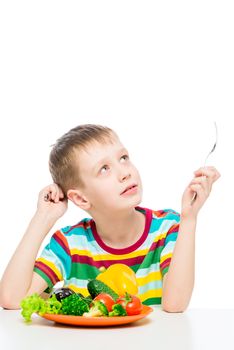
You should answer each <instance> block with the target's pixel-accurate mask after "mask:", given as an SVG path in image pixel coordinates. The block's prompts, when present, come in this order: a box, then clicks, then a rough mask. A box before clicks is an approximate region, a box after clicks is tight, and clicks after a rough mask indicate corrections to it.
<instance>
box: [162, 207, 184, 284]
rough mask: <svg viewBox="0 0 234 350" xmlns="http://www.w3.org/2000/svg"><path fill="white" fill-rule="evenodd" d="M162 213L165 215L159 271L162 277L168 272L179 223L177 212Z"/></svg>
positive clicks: (166, 210)
mask: <svg viewBox="0 0 234 350" xmlns="http://www.w3.org/2000/svg"><path fill="white" fill-rule="evenodd" d="M164 211H165V212H166V213H167V214H166V216H165V221H164V224H165V227H166V235H165V238H164V244H163V248H162V251H161V254H160V270H161V274H162V276H163V277H164V275H165V274H166V273H167V272H168V269H169V266H170V263H171V258H172V254H173V251H174V248H175V244H176V239H177V237H178V231H179V223H180V214H179V213H178V212H176V211H174V210H172V209H165V210H164Z"/></svg>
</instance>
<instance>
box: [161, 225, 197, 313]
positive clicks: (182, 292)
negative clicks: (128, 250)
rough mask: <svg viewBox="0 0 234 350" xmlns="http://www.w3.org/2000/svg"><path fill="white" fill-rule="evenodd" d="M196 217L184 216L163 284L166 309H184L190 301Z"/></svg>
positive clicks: (193, 270) (178, 310) (163, 298)
mask: <svg viewBox="0 0 234 350" xmlns="http://www.w3.org/2000/svg"><path fill="white" fill-rule="evenodd" d="M195 230H196V218H182V219H181V222H180V228H179V232H178V237H177V241H176V244H175V248H174V252H173V256H172V259H171V263H170V267H169V270H168V273H167V276H166V281H165V283H164V286H163V297H162V307H163V309H164V310H165V311H169V312H170V311H171V312H181V311H184V310H185V309H186V308H187V306H188V304H189V301H190V298H191V295H192V291H193V287H194V279H195Z"/></svg>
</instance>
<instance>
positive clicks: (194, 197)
mask: <svg viewBox="0 0 234 350" xmlns="http://www.w3.org/2000/svg"><path fill="white" fill-rule="evenodd" d="M214 125H215V143H214V146H213V147H212V150H211V151H210V152H209V153H208V155H207V157H206V159H205V162H204V165H203V168H205V166H206V162H207V159H208V158H209V156H210V155H211V153H213V152H214V150H215V148H216V146H217V142H218V128H217V124H216V122H214ZM196 198H197V192H194V195H193V198H192V200H191V202H190V204H191V205H192V204H193V202H194V201H195V200H196Z"/></svg>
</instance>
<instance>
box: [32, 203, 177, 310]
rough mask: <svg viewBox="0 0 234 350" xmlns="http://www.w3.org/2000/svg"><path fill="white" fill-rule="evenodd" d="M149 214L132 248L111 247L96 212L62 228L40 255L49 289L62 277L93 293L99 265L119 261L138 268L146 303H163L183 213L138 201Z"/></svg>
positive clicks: (66, 284) (39, 266)
mask: <svg viewBox="0 0 234 350" xmlns="http://www.w3.org/2000/svg"><path fill="white" fill-rule="evenodd" d="M135 209H136V210H139V211H141V212H142V213H143V214H144V215H145V228H144V232H143V233H142V235H141V237H140V238H139V239H138V241H137V242H135V243H134V244H133V245H131V246H129V247H127V248H121V249H117V248H111V247H109V246H107V245H106V244H105V243H104V242H103V241H102V239H101V237H100V236H99V234H98V232H97V230H96V225H95V222H94V220H93V219H92V218H84V219H83V220H81V221H80V222H79V223H78V224H76V225H74V226H67V227H64V228H62V229H60V230H58V231H56V232H55V233H54V234H53V235H52V237H51V239H50V242H49V243H48V244H47V245H46V246H45V247H44V249H43V250H42V253H41V255H40V257H38V258H37V260H36V261H35V266H34V271H35V272H37V273H38V274H39V275H40V276H41V277H42V278H43V279H44V280H45V281H46V282H47V284H48V287H49V289H52V287H53V286H54V285H55V284H56V283H57V282H59V281H64V287H69V288H71V289H73V290H74V291H75V292H79V293H82V294H83V295H84V296H86V295H88V294H89V293H88V290H87V283H88V280H89V279H93V278H95V277H96V276H97V275H98V274H99V273H100V271H99V268H100V267H102V266H104V267H105V268H108V267H109V266H110V265H112V264H115V263H122V264H126V265H128V266H129V267H130V268H131V269H132V270H133V271H134V272H135V274H136V278H137V282H138V296H139V298H140V299H141V301H142V303H143V304H145V305H153V304H161V297H162V279H163V276H164V275H165V273H166V272H167V271H168V268H169V265H170V261H171V257H172V254H173V250H174V247H175V242H176V238H177V235H178V229H179V221H180V214H179V213H177V212H176V211H174V210H172V209H164V210H157V211H153V210H151V209H148V208H143V207H139V206H137V207H135Z"/></svg>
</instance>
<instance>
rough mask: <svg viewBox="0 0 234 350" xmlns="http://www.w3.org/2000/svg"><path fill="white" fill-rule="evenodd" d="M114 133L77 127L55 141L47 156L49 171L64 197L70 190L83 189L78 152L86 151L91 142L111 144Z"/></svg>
mask: <svg viewBox="0 0 234 350" xmlns="http://www.w3.org/2000/svg"><path fill="white" fill-rule="evenodd" d="M113 136H117V135H116V133H115V132H114V131H113V130H112V129H110V128H108V127H106V126H102V125H96V124H83V125H79V126H77V127H75V128H73V129H71V130H69V131H68V132H67V133H66V134H64V135H63V136H61V137H60V138H59V139H57V141H56V143H55V144H54V145H52V147H53V148H52V150H51V152H50V155H49V170H50V173H51V176H52V179H53V181H54V182H55V183H56V184H58V185H59V186H60V187H61V189H62V191H63V193H64V195H65V197H66V194H67V191H68V190H69V189H72V188H77V187H79V188H84V187H85V184H84V181H83V179H82V176H81V175H82V174H81V173H80V169H79V161H77V158H78V159H79V151H83V150H85V149H87V146H89V145H90V144H91V143H92V142H94V141H97V142H99V143H101V144H105V143H111V142H112V140H113Z"/></svg>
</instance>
